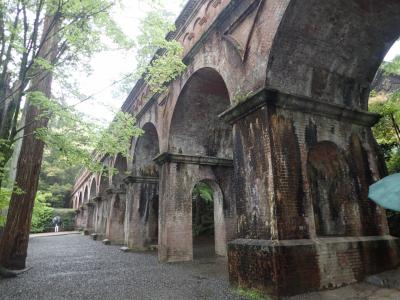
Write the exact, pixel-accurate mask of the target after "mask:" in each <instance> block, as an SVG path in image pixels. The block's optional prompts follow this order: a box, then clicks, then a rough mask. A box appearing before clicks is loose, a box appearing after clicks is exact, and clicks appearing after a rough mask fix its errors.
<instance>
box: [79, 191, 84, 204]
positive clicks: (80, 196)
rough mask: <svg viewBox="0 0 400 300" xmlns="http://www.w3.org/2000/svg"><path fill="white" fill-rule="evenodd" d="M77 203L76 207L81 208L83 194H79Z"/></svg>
mask: <svg viewBox="0 0 400 300" xmlns="http://www.w3.org/2000/svg"><path fill="white" fill-rule="evenodd" d="M78 203H79V205H78V207H80V206H82V204H83V192H80V193H79V201H78Z"/></svg>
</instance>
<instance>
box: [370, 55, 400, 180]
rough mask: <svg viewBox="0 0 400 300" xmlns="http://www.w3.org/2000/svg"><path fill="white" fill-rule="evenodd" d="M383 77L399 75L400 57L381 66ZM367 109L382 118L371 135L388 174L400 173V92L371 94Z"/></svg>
mask: <svg viewBox="0 0 400 300" xmlns="http://www.w3.org/2000/svg"><path fill="white" fill-rule="evenodd" d="M382 69H383V70H384V74H385V76H390V75H400V56H399V57H396V58H395V59H394V60H393V61H392V62H385V63H383V65H382ZM371 95H372V96H371V100H370V105H369V109H370V110H371V111H373V112H376V113H379V114H380V115H381V116H382V117H381V119H380V121H379V122H378V124H376V125H375V126H374V128H373V133H374V136H375V138H376V139H377V141H378V143H379V145H380V146H381V148H382V149H383V151H384V154H385V158H386V162H387V166H388V170H389V172H390V173H395V172H400V91H395V92H394V93H392V94H389V95H383V96H384V97H382V95H380V97H377V95H376V93H375V92H373V93H371ZM376 99H378V100H376Z"/></svg>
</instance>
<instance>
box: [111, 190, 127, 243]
mask: <svg viewBox="0 0 400 300" xmlns="http://www.w3.org/2000/svg"><path fill="white" fill-rule="evenodd" d="M111 203H112V205H111V211H110V221H109V224H108V238H109V239H110V240H112V241H113V242H114V243H117V244H123V242H124V238H125V235H124V231H123V228H124V221H125V205H126V201H125V199H123V197H121V196H120V195H119V194H116V195H114V197H113V199H112V202H111Z"/></svg>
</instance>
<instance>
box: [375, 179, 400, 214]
mask: <svg viewBox="0 0 400 300" xmlns="http://www.w3.org/2000/svg"><path fill="white" fill-rule="evenodd" d="M368 197H369V198H370V199H371V200H372V201H374V202H375V203H377V204H378V205H380V206H383V207H384V208H387V209H391V210H395V211H400V173H397V174H393V175H390V176H387V177H385V178H383V179H382V180H379V181H378V182H376V183H374V184H373V185H371V186H370V187H369V194H368Z"/></svg>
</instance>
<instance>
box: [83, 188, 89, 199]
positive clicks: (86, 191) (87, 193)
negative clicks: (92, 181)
mask: <svg viewBox="0 0 400 300" xmlns="http://www.w3.org/2000/svg"><path fill="white" fill-rule="evenodd" d="M88 202H89V186H86V187H85V192H84V194H83V203H88Z"/></svg>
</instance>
